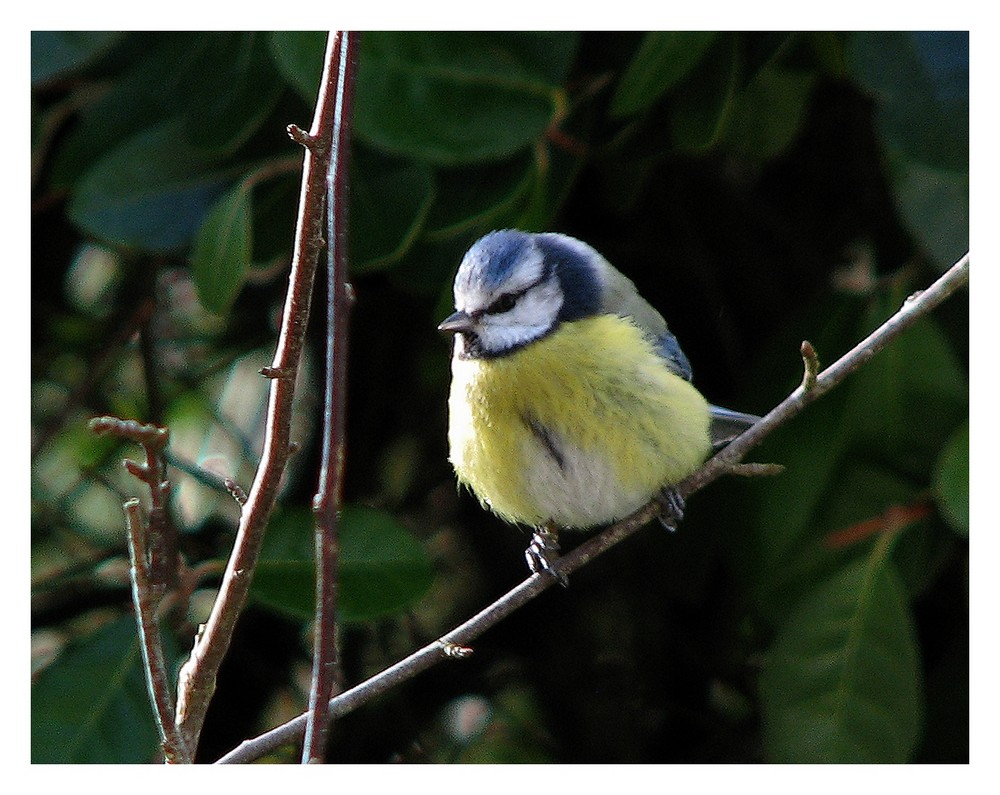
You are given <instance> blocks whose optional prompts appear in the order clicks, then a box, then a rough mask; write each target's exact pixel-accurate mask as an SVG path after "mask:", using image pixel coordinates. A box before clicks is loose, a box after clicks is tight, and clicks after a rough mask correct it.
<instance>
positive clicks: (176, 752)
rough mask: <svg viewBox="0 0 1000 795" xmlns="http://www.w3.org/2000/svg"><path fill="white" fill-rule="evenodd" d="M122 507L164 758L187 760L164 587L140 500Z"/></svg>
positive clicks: (177, 761) (141, 638)
mask: <svg viewBox="0 0 1000 795" xmlns="http://www.w3.org/2000/svg"><path fill="white" fill-rule="evenodd" d="M123 507H124V509H125V529H126V531H127V532H126V538H127V539H128V553H129V561H130V563H131V564H132V569H131V575H132V602H133V604H134V605H135V621H136V625H137V627H138V629H139V648H140V649H141V650H142V661H143V668H144V670H145V672H146V686H147V688H148V689H149V700H150V703H151V704H152V705H153V715H154V717H155V718H156V725H157V728H158V729H159V732H160V744H161V745H162V747H163V758H164V760H165V761H166V762H167V763H168V764H186V763H188V762H190V761H191V758H190V754H189V753H188V749H187V745H186V744H185V742H184V738H183V736H182V735H181V733H180V732H179V731H178V730H177V727H176V726H174V698H173V695H172V694H171V690H170V680H169V678H168V676H167V664H166V661H165V660H164V657H163V644H162V641H161V638H162V636H161V634H160V626H159V616H158V613H157V606H158V604H159V601H160V596H162V594H163V589H162V588H157V587H156V586H155V585H154V583H153V581H152V577H151V572H150V561H149V552H148V549H147V547H146V543H145V540H146V527H145V525H144V523H143V521H142V510H141V508H140V507H139V500H137V499H131V500H128V501H127V502H126V503H125V504H124V506H123Z"/></svg>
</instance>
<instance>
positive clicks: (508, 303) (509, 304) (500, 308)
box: [482, 274, 547, 315]
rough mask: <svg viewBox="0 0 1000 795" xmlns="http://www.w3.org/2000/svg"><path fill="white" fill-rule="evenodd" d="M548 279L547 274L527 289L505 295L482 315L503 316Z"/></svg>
mask: <svg viewBox="0 0 1000 795" xmlns="http://www.w3.org/2000/svg"><path fill="white" fill-rule="evenodd" d="M546 278H547V276H546V274H542V276H541V277H540V278H538V279H536V280H535V281H533V282H532V283H531V284H529V285H528V286H527V287H524V288H522V289H520V290H518V291H517V292H513V293H504V294H503V295H501V296H500V297H499V298H497V299H496V300H495V301H494V302H493V303H492V304H490V305H489V306H488V307H486V308H485V309H484V310H482V314H484V315H502V314H503V313H504V312H509V311H510V310H511V309H513V308H514V306H515V305H516V304H517V302H518V301H519V300H520V299H521V296H522V295H524V294H525V293H527V292H529V291H530V290H534V289H535V288H536V287H537V286H538V285H540V284H541V283H542V282H544V281H545V279H546Z"/></svg>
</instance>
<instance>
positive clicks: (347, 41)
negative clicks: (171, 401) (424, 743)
mask: <svg viewBox="0 0 1000 795" xmlns="http://www.w3.org/2000/svg"><path fill="white" fill-rule="evenodd" d="M357 47H358V34H356V33H349V32H347V31H338V32H337V33H331V34H330V37H329V41H328V43H327V58H326V64H327V68H332V69H333V71H334V72H335V73H336V76H337V77H336V79H337V88H336V93H335V98H336V101H335V105H334V120H333V125H334V130H333V146H332V147H331V150H330V166H329V177H328V179H327V202H326V208H327V233H328V236H329V241H330V243H329V245H328V246H327V339H326V389H325V399H324V408H325V411H324V412H323V441H322V458H321V464H320V473H319V484H318V487H317V491H316V496H315V499H314V501H313V509H314V511H315V513H316V530H315V538H316V614H315V617H314V621H313V627H314V630H313V632H314V636H313V670H312V684H311V685H310V688H309V711H308V716H309V718H308V721H307V725H306V735H305V743H304V745H303V748H302V762H303V763H304V764H305V763H317V762H322V761H323V757H324V752H325V748H326V736H327V728H328V724H329V719H328V705H329V702H330V697H331V695H332V694H333V687H334V682H335V679H336V670H337V665H338V656H337V595H338V593H337V565H338V559H339V556H340V539H339V535H338V515H339V513H340V508H341V502H342V494H343V483H344V460H345V454H344V445H345V440H344V414H345V404H346V398H347V340H348V337H347V332H348V315H349V313H350V309H351V297H350V285H349V284H348V282H347V167H348V155H349V152H350V133H351V125H350V121H351V109H352V107H353V94H354V74H355V69H356V65H357Z"/></svg>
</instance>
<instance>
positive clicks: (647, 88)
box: [611, 31, 716, 117]
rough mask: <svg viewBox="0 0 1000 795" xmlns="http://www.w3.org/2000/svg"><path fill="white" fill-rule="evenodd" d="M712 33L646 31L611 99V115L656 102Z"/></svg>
mask: <svg viewBox="0 0 1000 795" xmlns="http://www.w3.org/2000/svg"><path fill="white" fill-rule="evenodd" d="M715 35H716V34H715V33H712V32H704V31H653V32H650V33H647V34H646V35H645V37H644V38H643V40H642V43H641V44H640V45H639V49H638V50H637V51H636V54H635V55H634V56H633V58H632V61H631V62H630V63H629V65H628V67H627V68H626V69H625V72H624V74H623V75H622V78H621V80H620V81H619V83H618V87H617V88H616V89H615V93H614V95H613V96H612V98H611V115H612V116H618V117H621V116H629V115H632V114H634V113H638V112H640V111H643V110H645V109H646V108H648V107H649V106H650V105H652V104H653V103H655V102H656V100H658V99H659V98H660V97H661V96H663V94H665V93H666V92H667V91H669V90H670V89H671V88H673V86H675V85H676V84H677V83H679V82H680V81H681V80H683V79H684V78H685V77H686V76H687V75H688V74H689V73H690V71H691V70H692V69H693V68H694V67H695V66H696V65H697V64H698V62H699V61H700V60H701V59H702V58H703V57H704V55H705V52H706V51H707V50H708V48H709V46H710V45H711V43H712V41H713V40H714V38H715Z"/></svg>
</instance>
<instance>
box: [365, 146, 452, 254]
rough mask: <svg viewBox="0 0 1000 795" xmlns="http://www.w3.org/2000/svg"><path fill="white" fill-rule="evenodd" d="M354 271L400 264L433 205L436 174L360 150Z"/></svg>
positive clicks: (422, 166) (421, 167) (404, 162)
mask: <svg viewBox="0 0 1000 795" xmlns="http://www.w3.org/2000/svg"><path fill="white" fill-rule="evenodd" d="M352 174H353V177H354V178H353V179H352V181H351V207H350V219H351V223H350V229H349V234H350V252H351V269H352V271H353V272H355V273H362V272H367V271H373V270H377V269H379V268H383V267H385V266H387V265H390V264H392V263H393V262H397V261H398V260H399V259H400V258H401V257H402V256H403V255H404V254H405V253H406V252H407V250H408V249H409V248H410V246H411V245H412V244H413V241H414V240H415V239H416V237H417V235H418V234H419V233H420V231H421V230H422V228H423V223H424V220H425V219H426V217H427V212H428V210H429V209H430V206H431V203H432V202H433V201H434V194H435V188H434V174H433V172H432V171H431V169H430V167H428V166H426V165H424V164H423V163H415V162H413V161H406V160H398V159H395V158H386V157H382V156H379V155H375V154H370V153H363V152H361V151H358V152H356V153H355V157H354V160H353V163H352Z"/></svg>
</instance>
